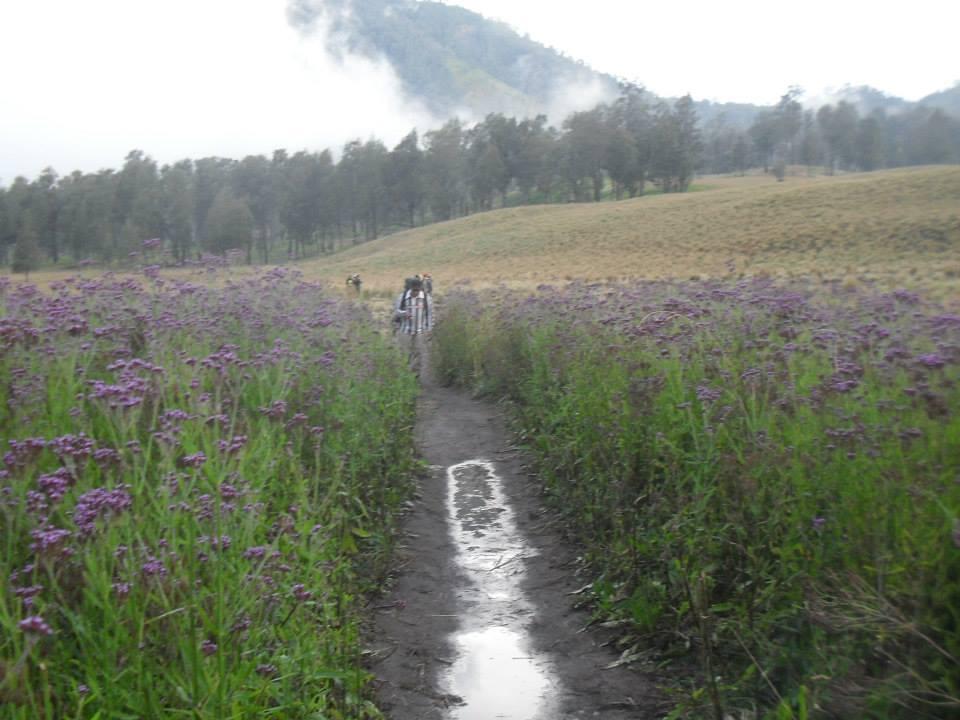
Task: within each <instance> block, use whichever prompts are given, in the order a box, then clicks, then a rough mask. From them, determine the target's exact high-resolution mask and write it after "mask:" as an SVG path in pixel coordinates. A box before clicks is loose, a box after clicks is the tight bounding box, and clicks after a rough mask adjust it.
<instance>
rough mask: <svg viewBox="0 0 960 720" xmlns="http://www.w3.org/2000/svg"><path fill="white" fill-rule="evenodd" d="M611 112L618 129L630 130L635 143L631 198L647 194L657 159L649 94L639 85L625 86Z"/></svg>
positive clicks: (627, 183) (628, 131) (626, 184)
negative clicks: (649, 178) (654, 158)
mask: <svg viewBox="0 0 960 720" xmlns="http://www.w3.org/2000/svg"><path fill="white" fill-rule="evenodd" d="M611 112H612V115H613V116H614V118H615V119H616V124H617V126H618V127H621V128H623V129H624V130H626V131H627V133H629V135H630V138H631V140H632V141H633V148H634V164H633V170H632V172H631V175H632V178H631V179H630V180H629V181H625V183H624V184H625V186H626V188H627V190H628V192H629V193H630V197H634V196H635V195H643V191H644V185H645V184H646V182H647V177H648V175H649V173H650V163H651V160H652V158H653V116H652V114H651V108H650V102H649V101H648V100H647V94H646V91H645V90H644V89H643V88H642V87H640V86H638V85H634V84H632V83H624V84H623V85H621V87H620V97H619V98H618V99H617V101H616V102H615V103H614V105H613V108H612V111H611Z"/></svg>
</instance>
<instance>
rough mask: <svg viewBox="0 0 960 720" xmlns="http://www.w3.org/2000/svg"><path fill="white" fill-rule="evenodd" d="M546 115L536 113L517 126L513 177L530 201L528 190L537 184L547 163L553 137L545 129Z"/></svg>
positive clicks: (521, 192)
mask: <svg viewBox="0 0 960 720" xmlns="http://www.w3.org/2000/svg"><path fill="white" fill-rule="evenodd" d="M546 125H547V116H546V115H538V116H537V117H535V118H533V119H532V120H531V119H526V120H523V121H522V122H521V123H520V124H519V125H518V126H517V149H516V153H517V156H516V164H515V166H514V177H515V179H516V181H517V187H518V188H519V190H520V194H521V196H522V198H523V203H524V204H526V203H528V202H530V192H531V191H532V190H533V189H534V188H535V187H536V186H537V179H538V178H539V177H540V176H541V174H542V173H543V170H544V167H545V166H546V165H547V163H548V159H549V157H550V154H551V151H552V148H553V145H554V139H553V136H552V135H551V134H550V133H549V132H548V131H547V129H546Z"/></svg>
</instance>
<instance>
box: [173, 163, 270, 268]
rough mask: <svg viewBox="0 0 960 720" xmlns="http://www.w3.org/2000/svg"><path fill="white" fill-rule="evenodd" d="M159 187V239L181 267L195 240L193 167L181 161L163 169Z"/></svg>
mask: <svg viewBox="0 0 960 720" xmlns="http://www.w3.org/2000/svg"><path fill="white" fill-rule="evenodd" d="M160 187H161V193H162V196H163V225H164V233H163V235H164V237H165V238H166V239H167V240H169V241H170V250H171V252H172V253H173V257H174V259H175V260H176V261H177V262H179V263H183V262H186V260H187V258H188V257H189V256H190V250H191V248H192V247H193V241H194V238H195V237H196V228H195V227H194V222H195V215H194V206H193V203H194V199H195V195H194V192H193V164H192V163H191V162H190V161H189V160H185V161H183V162H179V163H177V164H176V165H173V166H167V167H164V168H163V169H162V170H161V172H160ZM264 262H266V261H264Z"/></svg>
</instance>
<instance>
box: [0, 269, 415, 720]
mask: <svg viewBox="0 0 960 720" xmlns="http://www.w3.org/2000/svg"><path fill="white" fill-rule="evenodd" d="M161 282H162V281H161ZM67 308H69V310H68V311H67V312H65V310H66V309H67ZM0 327H2V328H3V329H4V337H3V344H2V353H0V378H2V383H0V404H2V407H3V408H4V414H3V415H2V416H0V442H2V444H3V447H4V452H6V451H7V450H8V449H9V450H10V451H11V454H10V455H8V456H7V457H6V458H5V459H4V462H3V465H2V466H0V467H2V468H3V478H2V483H0V485H2V487H3V494H2V495H0V543H2V545H0V573H2V574H3V577H5V578H9V579H10V580H9V582H8V584H7V587H6V589H5V590H4V591H3V592H2V593H0V630H2V632H0V718H4V720H7V719H9V720H14V719H16V720H27V719H30V720H33V719H35V718H91V719H93V718H141V717H149V718H178V717H190V718H194V719H196V720H200V719H203V718H211V719H213V718H216V719H217V720H219V719H221V718H249V717H282V718H318V717H324V718H375V717H380V714H379V712H378V711H377V709H376V708H375V707H374V706H373V705H372V704H371V702H370V699H369V693H368V691H367V689H366V688H367V682H368V680H369V675H368V673H367V671H366V670H365V669H364V666H363V662H362V658H361V652H362V648H361V645H360V637H359V623H360V620H361V618H362V609H363V605H364V597H365V594H366V593H368V592H370V591H372V590H374V589H375V588H376V587H377V586H378V583H379V582H380V581H381V579H382V577H383V575H384V573H385V571H386V569H387V565H388V563H389V556H390V550H391V547H392V543H393V529H394V527H395V515H396V511H397V508H398V507H399V505H400V503H401V502H402V501H403V500H404V499H405V498H406V496H407V493H408V492H409V490H410V477H411V473H412V472H413V470H414V468H415V462H414V458H413V454H412V439H411V431H412V423H413V421H412V416H413V400H414V396H415V393H416V383H415V381H414V379H413V378H412V377H411V376H410V374H409V372H407V370H406V365H405V362H404V359H403V357H402V355H401V354H400V353H399V352H398V351H397V350H396V348H394V347H393V346H392V344H390V343H389V342H388V341H387V339H386V338H384V337H382V336H381V335H380V334H379V333H378V332H377V330H376V327H375V325H374V323H373V322H372V320H371V318H370V317H369V316H367V315H366V314H365V313H364V312H363V311H362V310H360V309H359V308H358V307H357V306H354V305H350V304H346V303H341V302H338V301H336V300H334V299H331V298H329V297H327V296H324V295H323V293H322V292H321V290H320V289H319V288H318V287H317V286H315V285H309V284H305V283H301V282H300V281H298V280H296V278H295V277H293V276H289V275H286V276H285V275H283V274H277V273H272V274H270V275H265V276H259V277H256V278H254V279H250V280H247V281H244V282H238V283H234V284H231V285H230V286H229V287H227V288H225V289H222V290H217V289H214V288H204V287H200V286H195V285H188V284H180V283H177V282H171V283H169V284H167V285H161V284H159V283H158V284H155V285H152V286H151V287H149V288H141V287H138V286H135V285H133V284H131V283H130V282H129V281H111V280H107V279H102V280H94V281H91V282H89V283H87V284H85V285H84V286H83V287H82V288H78V287H76V286H72V285H66V286H59V287H57V288H55V289H54V290H53V293H52V294H51V295H46V296H45V295H40V294H30V293H29V292H26V291H23V290H19V289H16V288H3V289H0ZM98 330H99V331H98ZM38 338H39V340H37V339H38ZM28 438H39V439H42V441H43V443H42V445H37V446H36V448H35V449H33V450H31V449H30V448H28V447H27V446H25V445H22V444H21V445H17V444H16V443H23V442H25V441H26V440H27V439H28ZM12 443H13V444H12ZM18 448H20V449H18ZM97 453H99V454H97ZM55 473H60V474H61V476H62V477H63V478H65V483H64V484H63V485H62V486H61V487H60V489H59V490H58V489H57V487H56V485H55V483H53V482H51V480H50V479H49V478H50V476H51V474H55ZM45 478H46V479H45ZM85 513H86V514H87V515H89V514H91V513H92V518H89V522H88V521H85V520H84V514H85ZM51 529H57V530H59V531H63V532H65V533H67V535H65V536H63V535H61V537H59V539H57V538H56V537H55V536H52V535H49V534H48V535H44V534H43V533H44V532H45V531H50V530H51ZM42 537H46V538H47V541H46V546H44V547H42V546H40V543H41V542H43V541H42V540H41V538H42ZM30 588H34V590H31V589H30ZM28 598H29V600H28ZM34 616H39V617H42V618H43V620H44V622H45V623H46V624H47V625H48V626H49V627H50V629H51V634H49V635H47V634H44V633H42V632H39V633H38V632H35V631H34V632H31V631H30V629H29V628H27V629H24V628H23V627H22V626H21V623H23V622H24V621H25V620H27V618H29V617H34Z"/></svg>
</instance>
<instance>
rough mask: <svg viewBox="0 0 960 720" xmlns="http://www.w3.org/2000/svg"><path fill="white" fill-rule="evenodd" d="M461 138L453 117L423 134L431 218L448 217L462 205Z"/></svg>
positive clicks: (455, 119)
mask: <svg viewBox="0 0 960 720" xmlns="http://www.w3.org/2000/svg"><path fill="white" fill-rule="evenodd" d="M464 141H465V137H464V130H463V125H462V124H461V122H460V120H458V119H457V118H454V119H452V120H449V121H447V123H446V124H445V125H444V126H443V127H441V128H440V129H439V130H431V131H430V132H428V133H427V134H426V136H425V137H424V142H425V145H426V154H425V157H424V166H425V170H426V185H427V202H428V204H429V205H430V211H431V213H432V214H433V219H434V220H449V219H450V218H452V217H454V216H455V215H456V214H457V213H458V211H462V210H463V209H465V207H464V206H465V205H466V192H465V183H464V177H465V175H466V173H465V169H466V167H467V163H466V157H465V154H466V153H465V142H464Z"/></svg>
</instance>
